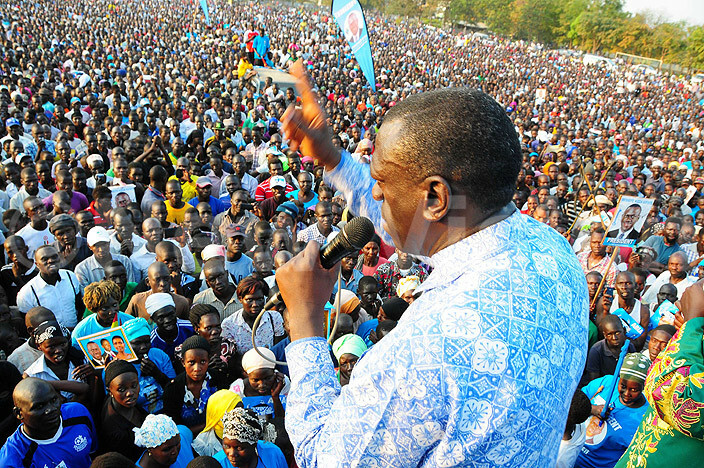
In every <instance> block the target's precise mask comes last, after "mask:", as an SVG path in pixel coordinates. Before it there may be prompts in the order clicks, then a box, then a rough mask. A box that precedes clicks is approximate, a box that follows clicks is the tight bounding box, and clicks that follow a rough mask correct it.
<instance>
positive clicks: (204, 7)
mask: <svg viewBox="0 0 704 468" xmlns="http://www.w3.org/2000/svg"><path fill="white" fill-rule="evenodd" d="M200 8H201V9H202V10H203V15H204V16H205V24H207V25H208V26H210V14H209V13H208V0H200Z"/></svg>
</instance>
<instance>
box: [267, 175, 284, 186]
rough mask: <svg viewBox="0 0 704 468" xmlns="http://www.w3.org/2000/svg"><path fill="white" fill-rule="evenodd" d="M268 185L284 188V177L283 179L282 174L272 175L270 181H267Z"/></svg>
mask: <svg viewBox="0 0 704 468" xmlns="http://www.w3.org/2000/svg"><path fill="white" fill-rule="evenodd" d="M269 187H270V188H274V187H284V188H286V179H284V176H280V175H277V176H273V177H272V178H271V181H270V182H269Z"/></svg>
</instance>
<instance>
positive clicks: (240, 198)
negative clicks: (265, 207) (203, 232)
mask: <svg viewBox="0 0 704 468" xmlns="http://www.w3.org/2000/svg"><path fill="white" fill-rule="evenodd" d="M248 203H249V195H248V194H247V192H246V191H245V190H241V189H240V190H237V191H235V192H234V193H233V194H232V195H231V198H230V207H229V208H228V209H227V210H226V211H223V212H222V213H220V214H218V215H217V216H215V218H213V231H214V232H217V233H218V234H219V235H220V238H221V239H223V241H224V240H225V239H227V235H226V234H225V229H226V228H228V227H229V226H231V225H239V226H242V227H243V228H244V231H245V235H246V237H248V238H249V239H250V240H252V230H253V229H254V225H255V224H256V223H257V221H259V218H257V217H256V216H255V215H254V214H252V212H251V211H249V210H248V209H246V208H245V206H246V205H247V204H248ZM223 243H224V242H223Z"/></svg>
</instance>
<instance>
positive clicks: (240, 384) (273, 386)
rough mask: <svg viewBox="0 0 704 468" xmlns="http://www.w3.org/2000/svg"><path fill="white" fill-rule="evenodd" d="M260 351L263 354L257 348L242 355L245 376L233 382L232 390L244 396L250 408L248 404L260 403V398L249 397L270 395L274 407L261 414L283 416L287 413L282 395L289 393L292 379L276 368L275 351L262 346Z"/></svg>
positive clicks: (271, 416)
mask: <svg viewBox="0 0 704 468" xmlns="http://www.w3.org/2000/svg"><path fill="white" fill-rule="evenodd" d="M259 352H261V354H259V353H258V352H257V350H255V349H250V350H249V351H247V352H246V353H244V356H242V370H243V371H244V378H240V379H237V380H235V381H234V382H232V384H231V385H230V391H232V392H234V393H236V394H237V395H239V396H240V397H241V398H242V403H243V404H244V407H245V408H249V407H250V406H248V405H252V404H254V405H256V404H258V403H259V400H254V401H252V400H247V399H246V398H247V397H265V396H270V397H271V398H272V402H273V407H270V408H268V410H265V411H264V412H263V413H260V414H265V415H267V416H268V417H270V418H274V417H276V418H283V417H285V413H284V407H283V404H282V403H281V397H282V396H283V397H285V396H286V395H288V391H289V389H290V387H291V381H290V380H289V378H288V377H287V376H286V375H284V374H282V373H281V372H278V371H277V370H275V369H276V363H275V362H273V361H275V360H276V356H275V355H274V352H273V351H271V350H270V349H268V348H260V349H259ZM262 354H263V355H264V356H262Z"/></svg>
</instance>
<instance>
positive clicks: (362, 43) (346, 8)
mask: <svg viewBox="0 0 704 468" xmlns="http://www.w3.org/2000/svg"><path fill="white" fill-rule="evenodd" d="M332 16H333V17H334V18H335V21H336V22H337V24H338V25H339V26H340V29H342V32H343V34H344V35H345V39H346V40H347V43H348V44H349V45H350V48H351V49H352V53H353V54H354V56H355V58H356V59H357V63H359V67H360V68H361V69H362V73H364V77H365V78H366V79H367V81H368V82H369V84H370V86H371V87H372V90H376V81H375V78H374V60H373V59H372V48H371V45H370V44H369V34H368V33H367V23H366V21H365V20H364V13H363V12H362V5H360V4H359V0H333V1H332Z"/></svg>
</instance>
